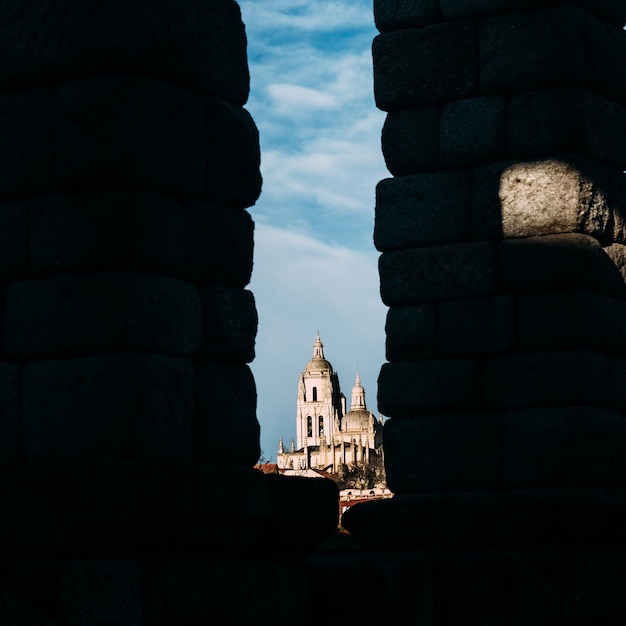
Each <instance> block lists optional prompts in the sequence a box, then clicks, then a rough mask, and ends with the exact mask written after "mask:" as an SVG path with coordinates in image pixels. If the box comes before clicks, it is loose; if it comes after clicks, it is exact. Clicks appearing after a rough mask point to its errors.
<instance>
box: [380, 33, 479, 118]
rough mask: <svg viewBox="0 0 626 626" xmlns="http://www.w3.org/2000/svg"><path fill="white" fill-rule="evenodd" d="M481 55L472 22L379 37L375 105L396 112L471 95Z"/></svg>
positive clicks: (386, 34)
mask: <svg viewBox="0 0 626 626" xmlns="http://www.w3.org/2000/svg"><path fill="white" fill-rule="evenodd" d="M476 52H477V44H476V33H475V29H474V26H473V24H471V23H470V22H451V23H449V24H437V25H434V26H428V27H426V28H423V29H406V30H399V31H396V32H392V33H385V34H382V35H378V36H377V37H376V38H375V39H374V42H373V46H372V53H373V57H374V96H375V99H376V105H377V106H378V108H380V109H382V110H383V111H391V110H395V109H402V108H408V107H411V106H417V105H422V104H431V103H435V102H440V101H443V100H447V99H452V98H463V97H466V96H470V95H472V93H473V92H474V90H475V88H476V84H475V82H476V64H477V58H476Z"/></svg>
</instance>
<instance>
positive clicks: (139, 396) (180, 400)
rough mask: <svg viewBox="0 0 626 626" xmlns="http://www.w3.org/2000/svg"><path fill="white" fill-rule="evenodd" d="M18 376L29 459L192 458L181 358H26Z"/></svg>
mask: <svg viewBox="0 0 626 626" xmlns="http://www.w3.org/2000/svg"><path fill="white" fill-rule="evenodd" d="M23 381H24V382H23V385H24V386H23V405H24V447H25V450H26V456H27V459H28V461H29V462H31V461H32V462H35V461H52V460H70V459H72V460H78V459H94V458H99V459H159V460H169V461H174V460H176V461H190V460H191V446H192V444H191V442H192V439H191V423H192V419H193V374H192V365H191V362H190V361H189V360H187V359H182V358H173V357H164V356H156V355H149V354H142V355H139V354H119V355H102V356H91V357H84V358H78V359H63V360H49V361H39V362H31V363H28V364H26V365H25V366H24V374H23Z"/></svg>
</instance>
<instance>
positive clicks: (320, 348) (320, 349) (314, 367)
mask: <svg viewBox="0 0 626 626" xmlns="http://www.w3.org/2000/svg"><path fill="white" fill-rule="evenodd" d="M304 369H305V371H306V372H323V371H328V372H331V373H332V371H333V366H332V365H331V364H330V362H329V361H327V360H326V359H325V358H324V344H323V343H322V340H321V339H320V334H319V331H318V333H317V336H316V338H315V343H314V344H313V358H312V359H311V360H310V361H309V362H308V363H307V365H306V367H305V368H304Z"/></svg>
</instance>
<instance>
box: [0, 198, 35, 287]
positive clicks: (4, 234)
mask: <svg viewBox="0 0 626 626" xmlns="http://www.w3.org/2000/svg"><path fill="white" fill-rule="evenodd" d="M28 212H29V205H28V203H26V202H5V203H2V204H0V277H2V278H15V277H21V276H24V275H26V274H27V273H28V270H29V269H30V268H29V262H28V261H29V259H28V243H29V242H28V229H29V220H28Z"/></svg>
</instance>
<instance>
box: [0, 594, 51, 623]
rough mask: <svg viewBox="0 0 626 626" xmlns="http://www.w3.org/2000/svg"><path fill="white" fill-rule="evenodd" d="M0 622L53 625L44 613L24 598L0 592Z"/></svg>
mask: <svg viewBox="0 0 626 626" xmlns="http://www.w3.org/2000/svg"><path fill="white" fill-rule="evenodd" d="M0 623H2V624H11V626H55V623H54V622H53V621H51V620H49V619H48V618H47V617H46V616H45V615H42V613H40V612H39V611H37V610H36V609H34V608H33V607H32V606H30V605H29V604H28V602H25V601H24V600H22V599H20V598H18V597H16V596H15V595H12V594H9V593H3V592H0Z"/></svg>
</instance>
